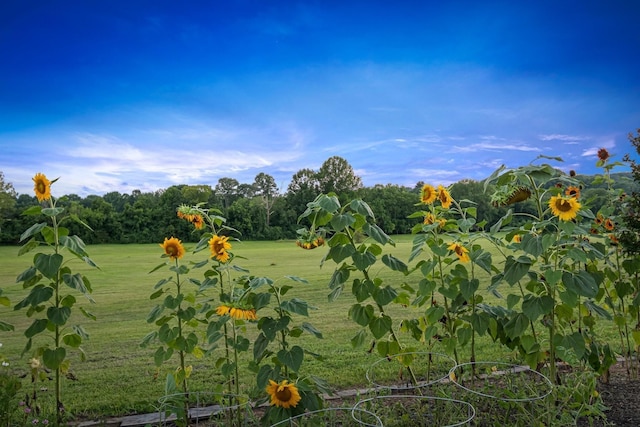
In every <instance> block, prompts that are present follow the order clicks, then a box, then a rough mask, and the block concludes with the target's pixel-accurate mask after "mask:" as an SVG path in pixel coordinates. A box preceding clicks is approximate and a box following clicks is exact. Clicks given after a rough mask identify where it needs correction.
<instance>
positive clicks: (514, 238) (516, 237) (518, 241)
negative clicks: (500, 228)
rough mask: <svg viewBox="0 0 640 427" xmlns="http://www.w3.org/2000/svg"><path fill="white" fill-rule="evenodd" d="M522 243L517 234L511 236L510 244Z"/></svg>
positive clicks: (520, 237)
mask: <svg viewBox="0 0 640 427" xmlns="http://www.w3.org/2000/svg"><path fill="white" fill-rule="evenodd" d="M521 242H522V236H520V235H519V234H516V235H515V236H513V239H511V243H521Z"/></svg>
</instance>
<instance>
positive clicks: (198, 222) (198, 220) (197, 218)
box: [191, 214, 204, 230]
mask: <svg viewBox="0 0 640 427" xmlns="http://www.w3.org/2000/svg"><path fill="white" fill-rule="evenodd" d="M191 223H192V224H193V226H194V227H195V228H196V230H200V229H201V228H202V227H204V218H202V215H200V214H197V215H193V218H192V219H191Z"/></svg>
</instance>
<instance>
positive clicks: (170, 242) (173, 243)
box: [160, 237, 185, 260]
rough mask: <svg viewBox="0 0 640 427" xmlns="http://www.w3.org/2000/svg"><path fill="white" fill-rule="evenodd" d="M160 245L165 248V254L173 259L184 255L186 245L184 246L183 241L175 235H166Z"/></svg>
mask: <svg viewBox="0 0 640 427" xmlns="http://www.w3.org/2000/svg"><path fill="white" fill-rule="evenodd" d="M160 247H161V248H162V249H164V253H165V255H167V256H168V257H169V258H171V259H172V260H175V259H180V258H182V257H183V256H184V252H185V251H184V246H182V242H181V241H180V240H178V239H177V238H175V237H171V238H170V239H167V238H166V237H165V238H164V242H163V243H161V244H160Z"/></svg>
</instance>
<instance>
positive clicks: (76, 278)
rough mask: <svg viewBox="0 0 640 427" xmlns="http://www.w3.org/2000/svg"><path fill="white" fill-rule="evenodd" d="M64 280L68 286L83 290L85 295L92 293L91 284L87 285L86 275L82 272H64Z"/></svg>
mask: <svg viewBox="0 0 640 427" xmlns="http://www.w3.org/2000/svg"><path fill="white" fill-rule="evenodd" d="M62 280H63V281H64V283H65V284H66V285H67V286H68V287H70V288H71V289H75V290H77V291H79V292H81V293H82V294H83V295H89V294H90V293H91V289H90V288H91V285H89V286H87V281H86V277H84V276H83V275H82V274H80V273H76V274H63V275H62Z"/></svg>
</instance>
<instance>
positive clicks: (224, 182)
mask: <svg viewBox="0 0 640 427" xmlns="http://www.w3.org/2000/svg"><path fill="white" fill-rule="evenodd" d="M239 185H240V183H239V182H238V180H237V179H233V178H226V177H225V178H220V179H219V180H218V183H217V184H216V188H215V193H216V195H217V196H218V197H220V200H222V207H223V209H224V211H225V212H226V211H227V210H228V209H229V207H230V206H231V204H232V203H233V202H234V201H235V200H236V199H237V198H238V197H239V194H238V186H239Z"/></svg>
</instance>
